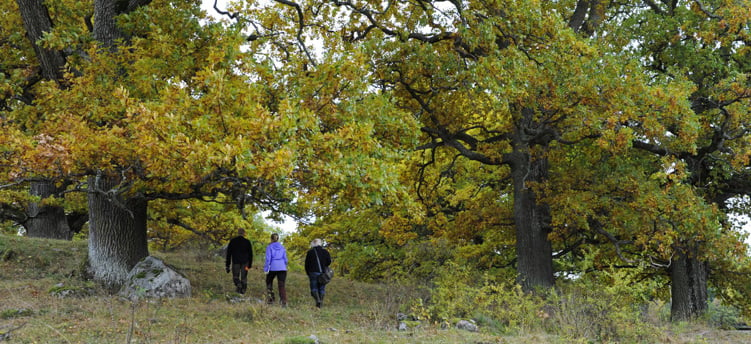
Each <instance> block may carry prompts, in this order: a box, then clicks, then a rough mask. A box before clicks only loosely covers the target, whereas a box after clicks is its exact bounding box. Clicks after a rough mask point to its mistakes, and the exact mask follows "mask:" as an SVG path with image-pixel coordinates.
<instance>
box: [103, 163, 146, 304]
mask: <svg viewBox="0 0 751 344" xmlns="http://www.w3.org/2000/svg"><path fill="white" fill-rule="evenodd" d="M117 184H118V180H117V179H116V178H111V177H109V178H108V177H90V178H89V196H88V202H89V257H88V263H89V271H90V272H91V274H92V275H93V277H94V280H95V281H97V282H99V283H101V284H102V285H104V286H106V287H109V288H112V289H115V288H118V287H119V286H121V285H122V284H123V282H124V281H125V278H126V276H127V274H128V272H129V271H130V270H131V269H132V268H133V266H135V265H136V263H138V261H140V260H141V259H143V258H145V257H147V256H148V255H149V249H148V244H147V237H146V210H147V205H148V202H147V201H146V200H145V199H143V198H126V199H123V198H122V197H120V196H117V195H114V193H112V192H107V193H104V192H102V190H104V191H110V190H112V188H113V187H115V186H116V185H117Z"/></svg>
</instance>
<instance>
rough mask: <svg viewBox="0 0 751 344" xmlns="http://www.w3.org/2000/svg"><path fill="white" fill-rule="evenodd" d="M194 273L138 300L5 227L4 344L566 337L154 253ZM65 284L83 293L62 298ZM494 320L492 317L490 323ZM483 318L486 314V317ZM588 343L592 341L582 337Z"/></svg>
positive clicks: (713, 339) (400, 296) (740, 336)
mask: <svg viewBox="0 0 751 344" xmlns="http://www.w3.org/2000/svg"><path fill="white" fill-rule="evenodd" d="M152 254H154V255H155V256H157V257H159V258H161V259H163V260H164V261H165V262H166V263H167V264H169V265H171V266H173V267H175V268H176V269H177V270H178V271H180V272H181V273H183V274H184V275H185V276H186V277H188V279H189V280H190V281H191V285H192V287H193V296H192V297H191V298H186V299H163V300H142V301H138V302H131V301H127V300H124V299H122V298H120V297H117V296H112V295H109V294H107V293H106V292H105V291H104V290H101V289H99V288H98V287H96V286H95V285H93V284H92V283H91V282H87V281H85V280H83V279H82V278H81V266H82V262H83V261H84V260H85V257H86V243H85V242H80V241H74V242H70V241H57V240H43V239H33V238H21V237H15V236H6V235H0V342H2V341H3V340H7V341H8V342H9V343H313V342H314V341H313V340H312V339H311V335H312V336H315V338H317V339H318V341H319V343H509V344H513V343H568V342H571V341H569V340H566V339H565V338H560V337H557V336H555V335H552V334H546V333H544V332H543V331H542V330H540V331H539V332H534V330H530V331H527V333H515V334H498V333H494V332H493V331H490V330H488V328H487V327H486V328H483V327H482V326H481V329H480V331H479V332H467V331H462V330H457V329H455V328H448V329H442V328H441V326H439V325H438V324H430V323H420V326H419V327H414V328H410V329H408V330H407V331H399V330H397V325H398V321H397V319H396V315H397V313H399V312H403V311H405V310H404V309H403V308H404V306H405V305H407V304H408V303H409V301H410V300H411V298H412V297H414V296H416V293H415V292H414V291H413V290H410V289H409V288H406V287H402V286H386V285H378V284H366V283H360V282H355V281H350V280H347V279H346V278H342V277H341V276H340V277H336V278H335V280H334V281H333V282H332V283H331V284H330V285H329V287H328V288H327V297H326V300H325V305H324V307H323V308H322V309H317V308H315V307H314V303H313V299H312V297H310V295H309V292H308V284H307V277H306V276H305V275H304V273H302V272H299V271H290V273H289V275H288V280H287V293H288V298H289V305H288V307H286V308H281V307H279V306H278V305H266V304H264V303H262V302H260V300H261V299H262V298H263V293H264V289H265V287H264V282H263V281H264V280H263V272H262V271H261V270H259V269H258V267H257V266H256V267H254V268H253V269H252V270H251V271H250V274H249V288H248V289H249V290H248V293H247V294H246V298H245V299H244V300H242V301H241V302H237V303H232V302H229V299H231V298H232V297H233V296H237V295H236V294H235V293H233V292H232V290H233V286H232V281H231V277H230V275H229V274H227V273H225V271H224V263H223V260H222V258H221V257H217V256H212V255H211V254H207V253H206V252H176V253H161V252H152ZM61 289H68V290H74V291H82V290H83V291H85V292H78V293H73V294H72V295H77V296H74V297H65V298H60V297H57V296H55V295H59V291H60V290H61ZM484 322H487V321H484ZM481 323H482V322H481ZM660 338H663V339H664V342H665V343H746V342H751V334H746V333H742V332H736V331H721V330H718V329H713V328H708V327H703V326H700V325H692V324H679V325H675V326H670V327H666V328H665V333H664V334H662V335H661V336H660ZM583 343H584V342H583Z"/></svg>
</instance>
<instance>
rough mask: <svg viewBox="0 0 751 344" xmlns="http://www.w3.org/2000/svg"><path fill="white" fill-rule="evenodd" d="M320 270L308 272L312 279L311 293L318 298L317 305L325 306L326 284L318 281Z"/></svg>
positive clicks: (309, 277)
mask: <svg viewBox="0 0 751 344" xmlns="http://www.w3.org/2000/svg"><path fill="white" fill-rule="evenodd" d="M320 275H321V273H320V272H311V273H310V274H308V279H309V280H310V295H312V296H313V299H315V300H316V307H318V308H321V306H323V296H324V295H325V294H326V285H325V284H322V283H318V276H320Z"/></svg>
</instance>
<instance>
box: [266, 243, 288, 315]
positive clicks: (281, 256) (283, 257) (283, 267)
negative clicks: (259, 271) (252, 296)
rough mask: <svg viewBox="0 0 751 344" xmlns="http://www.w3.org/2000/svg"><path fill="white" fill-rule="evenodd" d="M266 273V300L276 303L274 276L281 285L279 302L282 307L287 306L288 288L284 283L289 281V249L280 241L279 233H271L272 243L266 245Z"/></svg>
mask: <svg viewBox="0 0 751 344" xmlns="http://www.w3.org/2000/svg"><path fill="white" fill-rule="evenodd" d="M263 272H264V273H266V293H267V294H268V298H267V299H266V302H267V303H269V304H272V303H274V278H277V284H278V285H279V302H280V303H281V305H282V307H286V306H287V290H286V289H285V286H284V283H285V282H286V281H287V251H286V250H285V249H284V246H282V244H281V243H280V242H279V234H276V233H274V234H271V243H270V244H269V245H268V246H266V262H265V263H264V265H263Z"/></svg>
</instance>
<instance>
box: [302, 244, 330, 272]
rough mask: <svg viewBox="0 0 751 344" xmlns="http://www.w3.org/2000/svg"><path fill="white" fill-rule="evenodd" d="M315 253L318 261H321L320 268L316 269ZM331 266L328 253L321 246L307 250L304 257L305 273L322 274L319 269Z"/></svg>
mask: <svg viewBox="0 0 751 344" xmlns="http://www.w3.org/2000/svg"><path fill="white" fill-rule="evenodd" d="M316 253H317V254H318V259H319V260H320V261H321V268H320V269H319V268H318V261H317V260H316ZM329 265H331V255H330V254H329V251H326V249H325V248H323V247H321V246H316V247H313V248H311V249H310V250H308V254H307V255H306V256H305V273H307V274H309V273H311V272H323V271H321V269H323V268H325V267H327V266H329Z"/></svg>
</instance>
